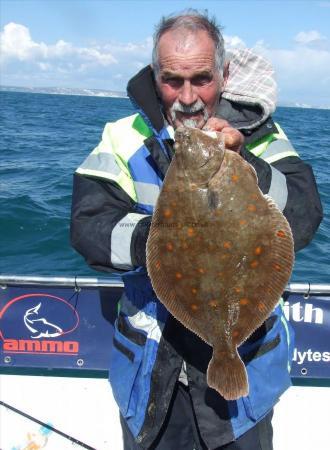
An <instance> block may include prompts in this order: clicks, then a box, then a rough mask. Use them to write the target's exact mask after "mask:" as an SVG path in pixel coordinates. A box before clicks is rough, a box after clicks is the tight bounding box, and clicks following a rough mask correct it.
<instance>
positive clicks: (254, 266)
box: [250, 261, 259, 269]
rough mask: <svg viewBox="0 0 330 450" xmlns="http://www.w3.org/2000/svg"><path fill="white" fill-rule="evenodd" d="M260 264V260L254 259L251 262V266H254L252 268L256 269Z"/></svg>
mask: <svg viewBox="0 0 330 450" xmlns="http://www.w3.org/2000/svg"><path fill="white" fill-rule="evenodd" d="M258 266H259V262H258V261H252V262H251V263H250V267H251V268H252V269H255V268H256V267H258Z"/></svg>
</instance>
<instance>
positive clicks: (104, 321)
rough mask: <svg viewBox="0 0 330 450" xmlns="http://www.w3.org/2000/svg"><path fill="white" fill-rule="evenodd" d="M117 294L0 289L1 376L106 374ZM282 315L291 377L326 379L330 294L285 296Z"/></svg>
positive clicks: (98, 290)
mask: <svg viewBox="0 0 330 450" xmlns="http://www.w3.org/2000/svg"><path fill="white" fill-rule="evenodd" d="M121 292H122V288H120V287H110V288H84V289H82V290H80V291H76V290H75V289H72V288H55V287H54V288H40V287H36V286H34V287H30V286H28V287H8V288H6V289H3V290H1V291H0V372H1V371H2V372H6V371H8V369H12V371H14V370H15V371H16V373H19V372H20V370H21V369H25V370H26V369H36V370H37V369H42V370H47V371H51V370H64V369H70V370H77V371H86V370H88V371H96V372H102V371H103V372H107V371H108V365H109V357H110V352H111V348H112V335H113V324H114V321H115V318H116V314H117V304H118V301H119V299H120V296H121ZM284 312H285V315H286V317H287V319H288V320H289V321H290V323H291V325H292V326H293V328H294V330H295V335H296V338H295V350H294V359H293V364H292V373H291V374H292V377H294V378H301V377H302V378H313V379H315V378H323V379H325V378H328V379H330V364H329V362H330V293H329V295H317V296H316V295H310V296H308V298H305V297H304V296H303V295H302V294H288V293H287V294H286V295H285V301H284ZM50 374H51V372H50ZM104 376H105V375H104Z"/></svg>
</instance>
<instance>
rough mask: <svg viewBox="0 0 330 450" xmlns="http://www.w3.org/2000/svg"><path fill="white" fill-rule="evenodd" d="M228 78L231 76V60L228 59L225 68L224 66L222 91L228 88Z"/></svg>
mask: <svg viewBox="0 0 330 450" xmlns="http://www.w3.org/2000/svg"><path fill="white" fill-rule="evenodd" d="M228 78H229V61H226V62H225V65H224V68H223V82H222V89H221V91H222V92H223V91H224V90H225V88H226V84H227V81H228Z"/></svg>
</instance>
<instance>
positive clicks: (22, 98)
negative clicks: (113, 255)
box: [0, 91, 330, 283]
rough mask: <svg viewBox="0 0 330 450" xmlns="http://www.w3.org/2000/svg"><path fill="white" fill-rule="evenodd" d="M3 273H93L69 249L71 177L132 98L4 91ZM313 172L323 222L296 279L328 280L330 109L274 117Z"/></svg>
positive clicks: (0, 114) (0, 127)
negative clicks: (319, 196)
mask: <svg viewBox="0 0 330 450" xmlns="http://www.w3.org/2000/svg"><path fill="white" fill-rule="evenodd" d="M0 100H1V103H0V105H1V107H0V151H1V159H0V275H42V276H46V275H47V276H89V277H90V276H92V277H104V276H109V274H106V273H103V272H97V271H95V270H93V269H90V268H89V267H88V266H87V264H86V263H85V261H84V259H83V257H82V256H80V255H79V254H78V253H76V252H75V250H73V249H72V247H71V245H70V232H69V229H70V208H71V191H72V176H73V173H74V171H75V169H76V168H77V167H78V166H79V165H80V164H81V163H82V161H83V160H84V159H85V158H86V156H87V155H88V154H89V153H90V151H91V150H92V149H93V148H94V147H95V146H96V145H97V144H98V142H99V141H100V139H101V135H102V130H103V128H104V125H105V123H106V122H110V121H114V120H117V119H119V118H121V117H125V116H127V115H130V114H132V113H133V112H134V109H133V107H132V105H131V103H130V101H129V99H127V98H112V97H95V96H80V95H53V94H37V93H25V92H24V93H22V92H7V91H1V92H0ZM274 117H275V119H276V121H278V122H279V123H280V125H281V126H282V128H283V129H284V130H285V132H286V133H287V135H288V137H289V138H290V140H291V142H292V144H293V145H294V147H295V148H296V150H297V151H298V152H299V154H300V156H301V158H302V159H303V160H304V161H306V162H307V163H309V164H310V165H311V166H312V167H313V170H314V174H315V177H316V180H317V184H318V189H319V192H320V195H321V199H322V203H323V208H324V219H323V222H322V223H321V225H320V227H319V229H318V231H317V233H316V235H315V237H314V239H313V241H312V242H311V243H310V244H309V245H308V246H307V247H306V248H305V249H303V250H301V251H300V252H298V254H297V255H296V262H295V267H294V271H293V274H292V277H291V282H304V283H306V282H310V283H330V214H329V213H330V170H329V169H330V168H329V158H330V110H325V109H324V110H322V109H307V108H306V109H305V108H293V107H290V108H289V107H278V109H277V111H276V112H275V114H274Z"/></svg>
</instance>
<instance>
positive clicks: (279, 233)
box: [276, 230, 285, 238]
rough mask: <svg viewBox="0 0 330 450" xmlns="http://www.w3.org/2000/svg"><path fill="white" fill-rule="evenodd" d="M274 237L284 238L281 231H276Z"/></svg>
mask: <svg viewBox="0 0 330 450" xmlns="http://www.w3.org/2000/svg"><path fill="white" fill-rule="evenodd" d="M276 235H277V236H278V237H280V238H284V237H285V233H284V231H283V230H278V232H277V233H276Z"/></svg>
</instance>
